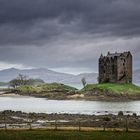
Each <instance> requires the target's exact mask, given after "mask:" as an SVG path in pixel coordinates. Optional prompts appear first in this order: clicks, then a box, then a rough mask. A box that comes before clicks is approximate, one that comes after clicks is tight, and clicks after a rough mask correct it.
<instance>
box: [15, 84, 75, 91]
mask: <svg viewBox="0 0 140 140" xmlns="http://www.w3.org/2000/svg"><path fill="white" fill-rule="evenodd" d="M16 90H17V91H19V92H24V93H42V92H51V91H75V90H76V88H73V87H70V86H67V85H64V84H60V83H48V84H42V85H38V86H30V85H25V86H20V87H17V88H16Z"/></svg>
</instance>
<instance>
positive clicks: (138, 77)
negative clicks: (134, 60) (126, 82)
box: [133, 69, 140, 85]
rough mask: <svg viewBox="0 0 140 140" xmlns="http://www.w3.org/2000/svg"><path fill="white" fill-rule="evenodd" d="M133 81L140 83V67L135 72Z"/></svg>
mask: <svg viewBox="0 0 140 140" xmlns="http://www.w3.org/2000/svg"><path fill="white" fill-rule="evenodd" d="M133 82H134V83H136V84H138V85H140V69H137V70H135V71H134V73H133Z"/></svg>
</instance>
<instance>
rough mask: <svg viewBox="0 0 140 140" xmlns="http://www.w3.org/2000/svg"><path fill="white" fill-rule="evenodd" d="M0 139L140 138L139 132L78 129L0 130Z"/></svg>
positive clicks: (86, 139) (120, 139) (74, 139)
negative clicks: (81, 130) (80, 130)
mask: <svg viewBox="0 0 140 140" xmlns="http://www.w3.org/2000/svg"><path fill="white" fill-rule="evenodd" d="M0 140H140V133H125V132H79V131H44V130H34V131H29V130H28V131H25V130H24V131H23V130H22V131H0Z"/></svg>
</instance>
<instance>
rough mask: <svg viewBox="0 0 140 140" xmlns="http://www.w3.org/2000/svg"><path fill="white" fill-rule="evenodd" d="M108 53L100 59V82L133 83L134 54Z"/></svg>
mask: <svg viewBox="0 0 140 140" xmlns="http://www.w3.org/2000/svg"><path fill="white" fill-rule="evenodd" d="M111 56H113V57H110V54H108V55H107V56H105V57H103V56H102V57H100V59H99V83H104V82H112V83H131V82H132V55H131V53H130V52H124V53H121V54H117V53H115V54H111Z"/></svg>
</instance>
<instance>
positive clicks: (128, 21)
mask: <svg viewBox="0 0 140 140" xmlns="http://www.w3.org/2000/svg"><path fill="white" fill-rule="evenodd" d="M139 5H140V2H139V1H138V0H135V1H133V0H86V1H85V0H12V1H11V0H1V1H0V23H1V25H0V37H1V43H2V44H7V43H14V44H16V42H17V43H23V44H24V43H27V44H28V43H34V41H35V40H38V41H39V40H41V41H42V39H46V38H47V39H48V38H49V39H50V37H52V36H56V35H60V34H61V33H63V32H67V29H66V28H65V26H67V24H73V25H72V27H73V28H71V30H70V31H71V32H75V30H76V31H77V33H81V32H82V33H83V32H87V33H90V34H97V33H100V34H106V35H110V34H111V35H115V36H132V35H133V36H138V35H139V34H140V28H139V25H140V14H139V13H140V6H139ZM55 20H56V21H55ZM44 22H45V24H43V25H42V24H41V23H44ZM68 31H69V28H68ZM7 35H8V36H7ZM36 42H37V41H35V43H36Z"/></svg>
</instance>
